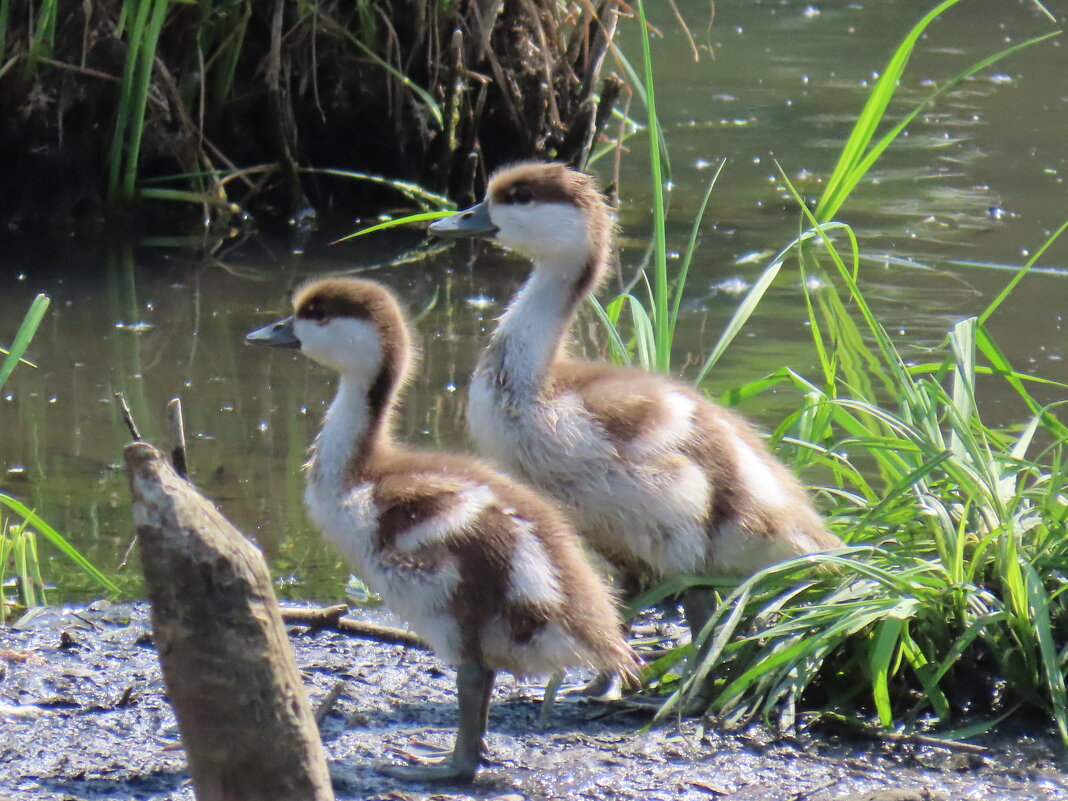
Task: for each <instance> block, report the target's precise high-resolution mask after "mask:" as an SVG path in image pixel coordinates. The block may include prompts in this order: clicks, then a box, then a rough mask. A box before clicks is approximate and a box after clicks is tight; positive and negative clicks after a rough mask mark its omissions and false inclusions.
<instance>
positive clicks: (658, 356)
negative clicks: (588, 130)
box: [632, 0, 672, 373]
mask: <svg viewBox="0 0 1068 801" xmlns="http://www.w3.org/2000/svg"><path fill="white" fill-rule="evenodd" d="M637 8H638V22H639V27H640V38H641V45H642V66H643V68H644V86H645V108H646V112H647V115H648V125H649V131H648V134H649V172H650V178H651V181H652V190H653V263H654V270H653V311H652V314H651V315H650V316H651V317H652V322H653V325H654V328H655V336H654V338H653V341H652V345H653V347H654V351H655V359H654V361H653V366H652V368H646V369H654V370H659V371H660V372H664V373H666V372H668V371H669V370H670V369H671V344H672V343H671V336H670V334H671V320H670V318H669V316H668V294H669V292H668V277H667V225H666V223H667V211H666V209H665V204H664V179H663V174H662V169H661V158H660V155H661V154H660V137H661V134H660V119H659V117H657V113H656V93H655V91H654V81H653V57H652V53H651V49H650V46H649V25H648V22H646V19H645V3H644V2H642V0H638V2H637ZM632 311H633V310H632Z"/></svg>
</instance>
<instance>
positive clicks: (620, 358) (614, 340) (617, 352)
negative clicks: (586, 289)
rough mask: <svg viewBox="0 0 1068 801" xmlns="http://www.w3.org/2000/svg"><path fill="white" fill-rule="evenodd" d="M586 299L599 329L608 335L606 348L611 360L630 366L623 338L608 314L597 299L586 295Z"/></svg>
mask: <svg viewBox="0 0 1068 801" xmlns="http://www.w3.org/2000/svg"><path fill="white" fill-rule="evenodd" d="M586 297H587V298H589V301H590V306H592V307H593V313H594V314H595V315H597V319H598V320H599V321H600V322H601V327H602V328H603V329H604V331H605V333H606V334H607V335H608V346H609V349H610V354H611V357H612V360H613V361H614V362H615V363H616V364H623V365H630V363H631V359H630V352H629V351H628V350H627V346H626V344H625V343H624V342H623V338H622V337H621V336H620V335H619V329H618V328H616V326H615V324H614V323H613V322H612V318H611V317H609V316H608V312H606V311H605V310H604V307H603V306H602V305H601V303H600V301H598V300H597V298H595V297H594V296H593V295H592V294H590V295H587V296H586Z"/></svg>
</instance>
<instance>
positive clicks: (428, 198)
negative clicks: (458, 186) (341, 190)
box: [297, 167, 456, 219]
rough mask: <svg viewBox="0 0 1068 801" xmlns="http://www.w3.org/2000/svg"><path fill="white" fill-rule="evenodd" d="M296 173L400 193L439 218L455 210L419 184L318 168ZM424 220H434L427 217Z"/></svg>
mask: <svg viewBox="0 0 1068 801" xmlns="http://www.w3.org/2000/svg"><path fill="white" fill-rule="evenodd" d="M297 172H300V173H312V174H315V175H334V176H337V177H339V178H351V179H352V180H354V181H365V182H367V183H372V184H377V185H379V186H385V187H388V188H390V189H394V190H396V191H397V192H400V193H401V194H402V195H404V196H405V197H406V198H408V199H409V200H413V201H415V202H416V203H417V204H418V205H419V206H420V208H422V209H423V210H424V211H429V210H438V211H442V212H443V213H442V215H441V216H445V212H444V210H452V209H455V208H456V204H455V203H453V202H452V201H451V200H449V198H447V197H445V195H439V194H438V193H437V192H431V191H430V190H429V189H425V188H423V187H421V186H420V185H419V184H415V183H412V182H411V181H402V180H400V179H398V178H386V177H384V176H381V175H373V174H371V173H367V172H357V171H355V170H337V169H329V168H318V167H301V168H299V169H298V170H297ZM426 219H434V218H432V217H428V218H426Z"/></svg>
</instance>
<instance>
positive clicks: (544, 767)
mask: <svg viewBox="0 0 1068 801" xmlns="http://www.w3.org/2000/svg"><path fill="white" fill-rule="evenodd" d="M291 642H292V645H293V648H294V650H295V651H296V655H297V663H298V665H299V666H300V668H301V670H302V672H303V675H304V679H305V683H306V687H307V689H308V692H309V694H310V696H311V698H312V703H313V705H316V704H318V703H319V702H320V701H321V700H322V699H323V698H325V697H326V696H327V694H328V693H330V691H331V690H332V689H334V688H335V686H336V685H337V684H338V683H339V682H343V686H342V689H341V693H340V696H339V697H338V699H337V701H336V703H334V704H333V705H332V706H331V707H330V712H329V713H328V714H327V715H326V716H325V718H324V720H323V723H322V732H323V739H324V745H325V747H326V751H327V756H328V758H329V760H330V770H331V774H332V776H333V779H334V783H335V788H336V791H337V794H338V798H339V799H362V798H372V799H387V798H390V799H405V798H411V799H423V798H434V799H460V798H472V797H473V798H479V799H494V798H498V799H500V798H502V797H507V798H508V799H509V801H517V800H518V799H530V800H531V801H533V800H534V799H565V798H568V799H570V798H612V799H623V800H625V801H630V800H631V799H633V801H639V800H641V801H646V800H647V799H695V800H696V799H710V798H724V799H736V800H737V801H765V800H767V801H771V800H772V799H784V800H785V799H791V800H796V801H802V799H804V800H805V801H827V800H829V799H851V801H857V800H858V799H861V798H869V797H874V798H881V799H885V801H890V799H894V800H895V801H912V799H917V800H918V799H925V798H937V797H942V798H946V799H968V798H975V799H979V798H982V799H1006V800H1007V799H1014V800H1018V799H1023V800H1026V799H1061V798H1064V797H1066V796H1068V774H1066V772H1065V770H1066V768H1068V761H1066V759H1065V756H1064V754H1063V752H1062V751H1060V750H1059V748H1058V746H1057V744H1056V743H1055V741H1054V740H1053V739H1052V738H1045V737H1038V738H1033V737H1029V738H1017V737H1014V736H1011V735H1001V736H1000V737H999V738H991V739H988V740H986V741H983V745H985V746H987V749H988V750H987V751H986V753H984V754H982V755H975V754H961V753H952V752H947V751H945V750H942V749H938V748H929V747H915V746H898V747H891V746H884V745H878V744H872V743H868V742H846V741H844V740H836V739H830V740H818V739H812V738H805V739H801V740H794V741H781V740H780V741H776V740H774V739H773V738H771V737H769V736H767V734H766V733H764V732H762V731H761V730H759V729H753V730H750V731H748V732H746V733H745V734H742V735H732V736H723V735H720V734H717V733H705V734H704V735H703V736H702V735H701V733H700V732H699V730H698V728H697V724H696V723H694V722H685V723H684V724H683V725H682V726H681V728H671V729H661V730H656V731H652V732H648V733H641V732H640V731H639V729H640V727H641V723H642V718H640V717H637V716H636V715H635V714H634V713H628V712H618V711H612V710H611V709H606V708H604V707H601V706H594V705H589V704H586V703H579V702H570V701H563V702H561V703H559V704H558V705H557V707H556V710H555V714H554V717H553V721H552V723H551V727H550V728H549V729H547V730H540V729H539V728H538V703H537V702H538V700H539V699H540V694H541V693H540V691H541V688H540V686H537V685H534V684H524V683H518V682H516V681H514V680H512V679H511V678H510V677H503V678H502V679H501V680H500V682H499V684H498V687H497V689H496V691H495V693H494V704H493V707H492V710H491V713H490V734H489V738H488V746H489V754H490V760H491V761H490V763H489V764H488V765H487V767H486V768H485V770H484V771H483V773H482V774H481V776H480V777H479V779H478V780H477V781H476V783H475V784H474V786H473V787H470V788H460V787H445V788H428V787H424V786H419V785H411V786H405V785H403V784H401V783H398V782H397V781H396V780H393V779H390V778H388V777H385V776H381V775H379V774H378V773H376V772H375V770H374V763H375V762H377V761H380V760H396V761H400V760H402V759H403V756H402V754H403V751H404V750H405V749H409V750H410V751H417V750H419V751H425V750H426V749H429V748H433V747H435V746H438V747H447V746H448V745H449V744H450V743H451V735H452V726H453V725H454V722H455V711H456V710H455V701H454V696H453V689H452V687H453V684H452V683H453V672H452V670H451V669H448V668H445V667H442V666H441V665H440V664H439V663H438V662H437V661H436V660H435V659H434V658H433V657H432V656H431V655H429V654H425V653H421V652H417V651H412V650H407V651H406V650H405V649H403V648H401V647H399V646H391V645H381V644H378V643H371V642H364V641H359V640H354V639H351V638H348V637H344V636H342V635H339V634H336V633H332V632H327V631H320V632H317V633H314V634H302V633H299V632H297V631H294V633H293V636H292V637H291ZM0 670H2V671H3V678H2V680H0V719H2V720H3V732H4V736H3V738H2V740H0V798H3V799H5V801H6V800H7V799H13V800H14V799H18V800H19V801H21V800H22V799H27V800H28V799H42V800H46V799H47V800H48V801H60V799H63V800H64V801H66V799H153V800H154V799H192V798H193V791H192V787H191V786H190V784H189V782H188V776H187V774H186V770H185V762H184V757H183V752H182V750H181V748H180V745H179V743H178V731H177V726H176V722H175V720H174V716H173V714H172V712H171V710H170V708H169V706H168V705H167V702H166V700H165V698H164V695H163V683H162V677H161V676H160V673H159V667H158V664H157V661H156V656H155V652H154V651H153V648H152V643H151V638H150V633H149V624H148V615H147V608H146V607H145V606H144V605H141V604H135V605H131V604H115V605H112V604H108V603H106V602H102V603H98V604H95V605H93V606H91V607H89V608H87V609H80V610H67V611H61V610H49V611H46V612H44V613H43V614H40V615H38V616H36V618H34V619H31V620H29V621H27V622H25V623H24V624H23V625H22V627H20V628H4V629H0ZM890 791H892V792H890ZM879 792H882V793H884V794H885V793H889V794H888V795H883V796H881V797H880V796H872V794H873V793H879Z"/></svg>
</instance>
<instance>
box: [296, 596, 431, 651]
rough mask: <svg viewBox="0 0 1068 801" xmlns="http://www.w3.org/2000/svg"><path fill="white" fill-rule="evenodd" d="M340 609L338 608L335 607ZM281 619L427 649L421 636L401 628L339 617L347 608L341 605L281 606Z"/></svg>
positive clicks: (301, 624) (367, 638) (366, 638)
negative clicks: (320, 606) (315, 607)
mask: <svg viewBox="0 0 1068 801" xmlns="http://www.w3.org/2000/svg"><path fill="white" fill-rule="evenodd" d="M339 609H340V610H341V611H338V610H339ZM281 611H282V620H283V621H284V622H285V623H288V624H296V625H299V626H307V627H308V628H310V629H312V630H313V631H314V630H317V629H333V630H334V631H339V632H341V633H342V634H351V635H353V636H354V637H361V638H363V639H365V640H374V641H375V642H384V643H390V644H392V645H403V646H405V647H406V648H418V649H420V650H422V651H429V650H430V646H429V645H427V644H426V642H424V641H423V640H422V639H421V638H419V637H417V636H416V635H415V634H412V633H411V632H410V631H405V630H404V629H396V628H393V627H392V626H380V625H378V624H377V623H367V622H365V621H362V620H356V619H355V618H351V617H342V615H343V614H344V613H345V612H346V611H348V607H346V606H344V605H343V604H342V605H338V606H331V607H327V608H325V609H293V608H283V609H282V610H281Z"/></svg>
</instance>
